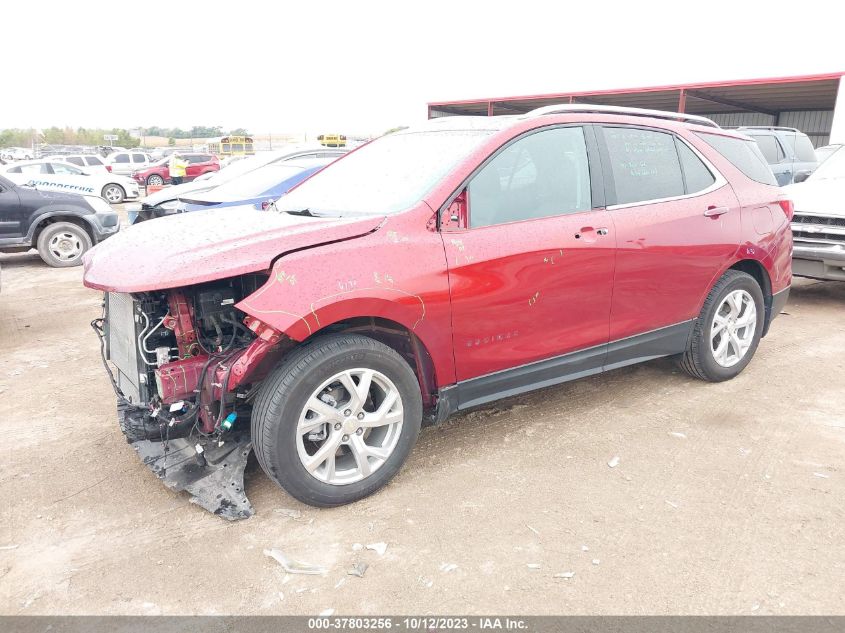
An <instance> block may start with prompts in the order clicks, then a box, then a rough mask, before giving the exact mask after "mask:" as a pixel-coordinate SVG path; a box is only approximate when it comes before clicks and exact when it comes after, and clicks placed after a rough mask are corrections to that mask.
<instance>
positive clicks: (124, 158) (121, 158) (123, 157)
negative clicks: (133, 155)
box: [114, 154, 129, 163]
mask: <svg viewBox="0 0 845 633" xmlns="http://www.w3.org/2000/svg"><path fill="white" fill-rule="evenodd" d="M114 162H116V163H128V162H129V154H118V155H117V156H115V157H114Z"/></svg>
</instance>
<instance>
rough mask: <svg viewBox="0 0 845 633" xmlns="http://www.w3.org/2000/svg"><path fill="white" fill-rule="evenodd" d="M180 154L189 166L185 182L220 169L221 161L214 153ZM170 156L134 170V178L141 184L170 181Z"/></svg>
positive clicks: (156, 183) (158, 183)
mask: <svg viewBox="0 0 845 633" xmlns="http://www.w3.org/2000/svg"><path fill="white" fill-rule="evenodd" d="M180 156H181V157H182V158H183V159H184V160H186V161H188V167H187V168H186V169H185V171H186V174H185V179H184V182H188V181H190V180H193V179H194V178H196V177H197V176H202V175H203V174H207V173H209V172H211V171H219V170H220V161H219V160H217V156H215V155H214V154H180ZM169 164H170V157H169V156H168V157H167V158H162V159H161V160H160V161H158V162H157V163H154V164H152V165H150V166H149V167H147V168H146V169H140V170H138V171H133V172H132V178H134V179H135V182H137V183H138V184H139V185H163V184H165V183H166V182H170V168H169Z"/></svg>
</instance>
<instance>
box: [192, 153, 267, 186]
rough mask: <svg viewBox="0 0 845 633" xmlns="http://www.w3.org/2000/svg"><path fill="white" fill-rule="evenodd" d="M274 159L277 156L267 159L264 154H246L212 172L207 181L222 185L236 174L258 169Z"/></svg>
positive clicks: (239, 174) (236, 175) (235, 176)
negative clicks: (244, 156)
mask: <svg viewBox="0 0 845 633" xmlns="http://www.w3.org/2000/svg"><path fill="white" fill-rule="evenodd" d="M276 160H279V158H276V157H275V156H274V157H273V158H272V159H270V160H268V156H267V155H264V154H256V155H255V156H248V157H247V158H243V159H241V160H238V161H235V162H234V163H230V164H229V165H226V166H225V167H223V168H222V169H220V170H219V171H216V172H214V175H213V176H211V177H210V178H209V179H208V181H207V182H208V183H210V184H212V183H213V184H215V185H222V184H223V183H224V182H229V181H230V180H234V179H235V178H237V177H238V176H241V175H243V174H246V173H249V172H251V171H254V170H256V169H259V168H260V167H263V166H264V165H266V164H268V163H269V162H273V161H276Z"/></svg>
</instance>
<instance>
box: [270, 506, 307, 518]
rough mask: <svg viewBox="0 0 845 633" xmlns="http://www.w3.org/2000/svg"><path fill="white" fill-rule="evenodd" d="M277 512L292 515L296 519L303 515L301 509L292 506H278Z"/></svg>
mask: <svg viewBox="0 0 845 633" xmlns="http://www.w3.org/2000/svg"><path fill="white" fill-rule="evenodd" d="M276 513H277V514H281V515H283V516H286V517H290V518H291V519H294V520H296V519H298V518H300V517H301V516H302V512H300V511H299V510H291V509H290V508H276Z"/></svg>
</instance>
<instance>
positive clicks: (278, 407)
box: [256, 347, 422, 507]
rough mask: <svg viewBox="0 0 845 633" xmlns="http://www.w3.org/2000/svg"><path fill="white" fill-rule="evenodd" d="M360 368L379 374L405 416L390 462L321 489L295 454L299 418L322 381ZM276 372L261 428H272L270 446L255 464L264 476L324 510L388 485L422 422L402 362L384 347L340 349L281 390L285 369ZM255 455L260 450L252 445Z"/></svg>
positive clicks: (414, 387)
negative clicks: (357, 477)
mask: <svg viewBox="0 0 845 633" xmlns="http://www.w3.org/2000/svg"><path fill="white" fill-rule="evenodd" d="M361 367H366V368H368V369H374V370H376V371H379V372H381V373H382V374H384V375H385V376H387V377H388V378H390V380H391V381H393V384H394V385H395V386H396V388H397V389H398V390H399V393H400V395H401V397H402V407H403V409H404V412H405V417H404V419H403V422H402V432H401V435H400V437H399V441H398V443H397V445H396V447H395V448H394V450H393V453H392V454H391V456H390V457H389V458H388V459H387V461H386V462H385V463H383V464H382V465H381V466H380V467H379V469H378V470H376V471H375V472H374V473H373V474H372V475H370V476H369V477H367V478H366V479H363V480H361V481H358V482H355V483H351V484H345V485H341V486H336V485H332V484H326V483H323V482H321V481H319V480H318V479H316V478H315V477H313V476H312V475H311V474H310V473H308V471H307V470H306V469H305V467H304V466H303V465H302V462H301V460H300V458H299V455H298V453H297V448H296V441H297V438H296V427H297V424H298V422H299V416H300V414H301V412H302V409H303V407H304V406H305V403H306V401H307V400H308V398H310V397H311V395H312V394H313V393H314V391H315V390H316V389H317V388H318V387H319V386H320V385H321V384H322V383H323V382H324V381H325V380H327V379H329V378H330V377H331V376H333V375H335V374H337V373H339V372H341V371H344V370H347V369H355V368H361ZM281 369H282V371H281V372H279V373H278V374H277V375H274V376H273V377H272V378H273V379H272V380H268V383H269V384H268V385H267V388H268V390H270V391H275V392H276V393H275V394H272V395H271V394H269V393H268V394H267V395H268V396H270V397H272V401H271V403H270V404H269V406H268V407H267V418H266V419H265V420H264V422H263V424H265V425H266V424H270V425H273V426H274V427H275V428H272V427H271V428H270V429H267V430H266V432H268V433H270V434H272V442H271V443H270V445H269V446H268V447H266V449H265V450H264V451H263V459H259V462H260V463H261V464H262V467H264V469H265V471H266V472H267V474H268V475H269V476H270V477H271V478H272V479H274V480H275V481H276V482H277V483H279V485H281V486H282V488H284V489H285V490H287V491H288V492H289V493H290V494H291V495H292V496H294V497H296V498H297V499H299V500H300V501H302V502H304V503H308V504H311V505H317V506H323V507H329V506H337V505H343V504H346V503H351V502H352V501H356V500H358V499H361V498H363V497H366V496H368V495H370V494H372V493H373V492H375V491H376V490H378V489H379V488H381V487H382V486H384V485H385V484H386V483H387V482H388V481H390V479H392V478H393V476H394V475H395V474H396V473H397V472H398V471H399V469H400V468H401V466H402V464H403V463H404V462H405V459H406V458H407V456H408V454H409V453H410V451H411V449H412V448H413V446H414V444H415V442H416V440H417V437H418V435H419V431H420V425H421V422H422V398H421V396H420V390H419V383H418V382H417V379H416V377H415V375H414V373H413V371H411V368H410V366H409V365H408V364H407V362H405V361H404V360H403V359H402V358H401V357H400V356H399V355H398V354H396V353H395V352H393V351H392V350H390V349H389V348H386V347H385V349H384V350H378V349H376V350H374V349H367V348H358V349H343V350H341V351H340V352H339V353H331V354H329V355H327V356H326V357H325V358H321V359H320V360H318V361H317V362H315V363H314V364H313V365H312V366H310V367H309V368H308V370H307V371H306V372H304V373H302V374H301V375H299V376H297V377H296V378H294V380H293V381H292V382H291V383H290V384H289V385H287V387H282V388H281V390H280V389H279V387H280V386H281V384H282V382H283V380H284V378H285V377H286V376H287V372H286V371H284V370H285V369H286V367H284V366H283V367H282V368H281ZM273 396H275V397H273ZM256 450H260V449H259V446H258V445H257V444H256Z"/></svg>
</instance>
